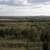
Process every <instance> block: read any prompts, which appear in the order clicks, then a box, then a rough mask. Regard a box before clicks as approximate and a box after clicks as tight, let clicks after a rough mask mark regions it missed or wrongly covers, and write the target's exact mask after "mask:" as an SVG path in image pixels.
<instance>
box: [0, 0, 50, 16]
mask: <svg viewBox="0 0 50 50" xmlns="http://www.w3.org/2000/svg"><path fill="white" fill-rule="evenodd" d="M40 15H42V16H43V15H44V16H50V0H0V16H40Z"/></svg>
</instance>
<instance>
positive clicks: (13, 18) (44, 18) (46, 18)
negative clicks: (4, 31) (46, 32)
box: [0, 16, 50, 21]
mask: <svg viewBox="0 0 50 50" xmlns="http://www.w3.org/2000/svg"><path fill="white" fill-rule="evenodd" d="M0 21H50V16H0Z"/></svg>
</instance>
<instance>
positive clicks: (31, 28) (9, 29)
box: [0, 21, 50, 50]
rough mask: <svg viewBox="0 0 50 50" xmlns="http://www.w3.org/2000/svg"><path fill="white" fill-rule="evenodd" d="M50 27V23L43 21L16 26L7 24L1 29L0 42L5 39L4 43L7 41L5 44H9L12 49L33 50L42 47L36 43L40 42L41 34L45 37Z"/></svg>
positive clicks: (19, 23)
mask: <svg viewBox="0 0 50 50" xmlns="http://www.w3.org/2000/svg"><path fill="white" fill-rule="evenodd" d="M49 25H50V22H43V21H41V22H35V21H32V22H16V24H14V25H12V24H5V26H1V27H0V42H1V41H2V39H3V41H5V40H6V41H5V44H6V45H7V44H8V46H10V47H12V46H16V45H17V46H16V47H25V49H28V50H29V49H31V50H33V49H34V47H36V46H39V47H40V44H39V43H38V44H36V43H35V42H40V35H41V33H44V35H45V33H46V32H47V31H48V27H49ZM7 40H8V41H7ZM9 41H10V42H9ZM23 42H24V43H23ZM34 45H35V46H34ZM3 46H4V45H3ZM32 47H33V48H32ZM35 50H36V49H35ZM38 50H40V49H38Z"/></svg>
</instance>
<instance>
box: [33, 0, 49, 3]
mask: <svg viewBox="0 0 50 50" xmlns="http://www.w3.org/2000/svg"><path fill="white" fill-rule="evenodd" d="M32 2H33V3H43V2H50V0H32Z"/></svg>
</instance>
